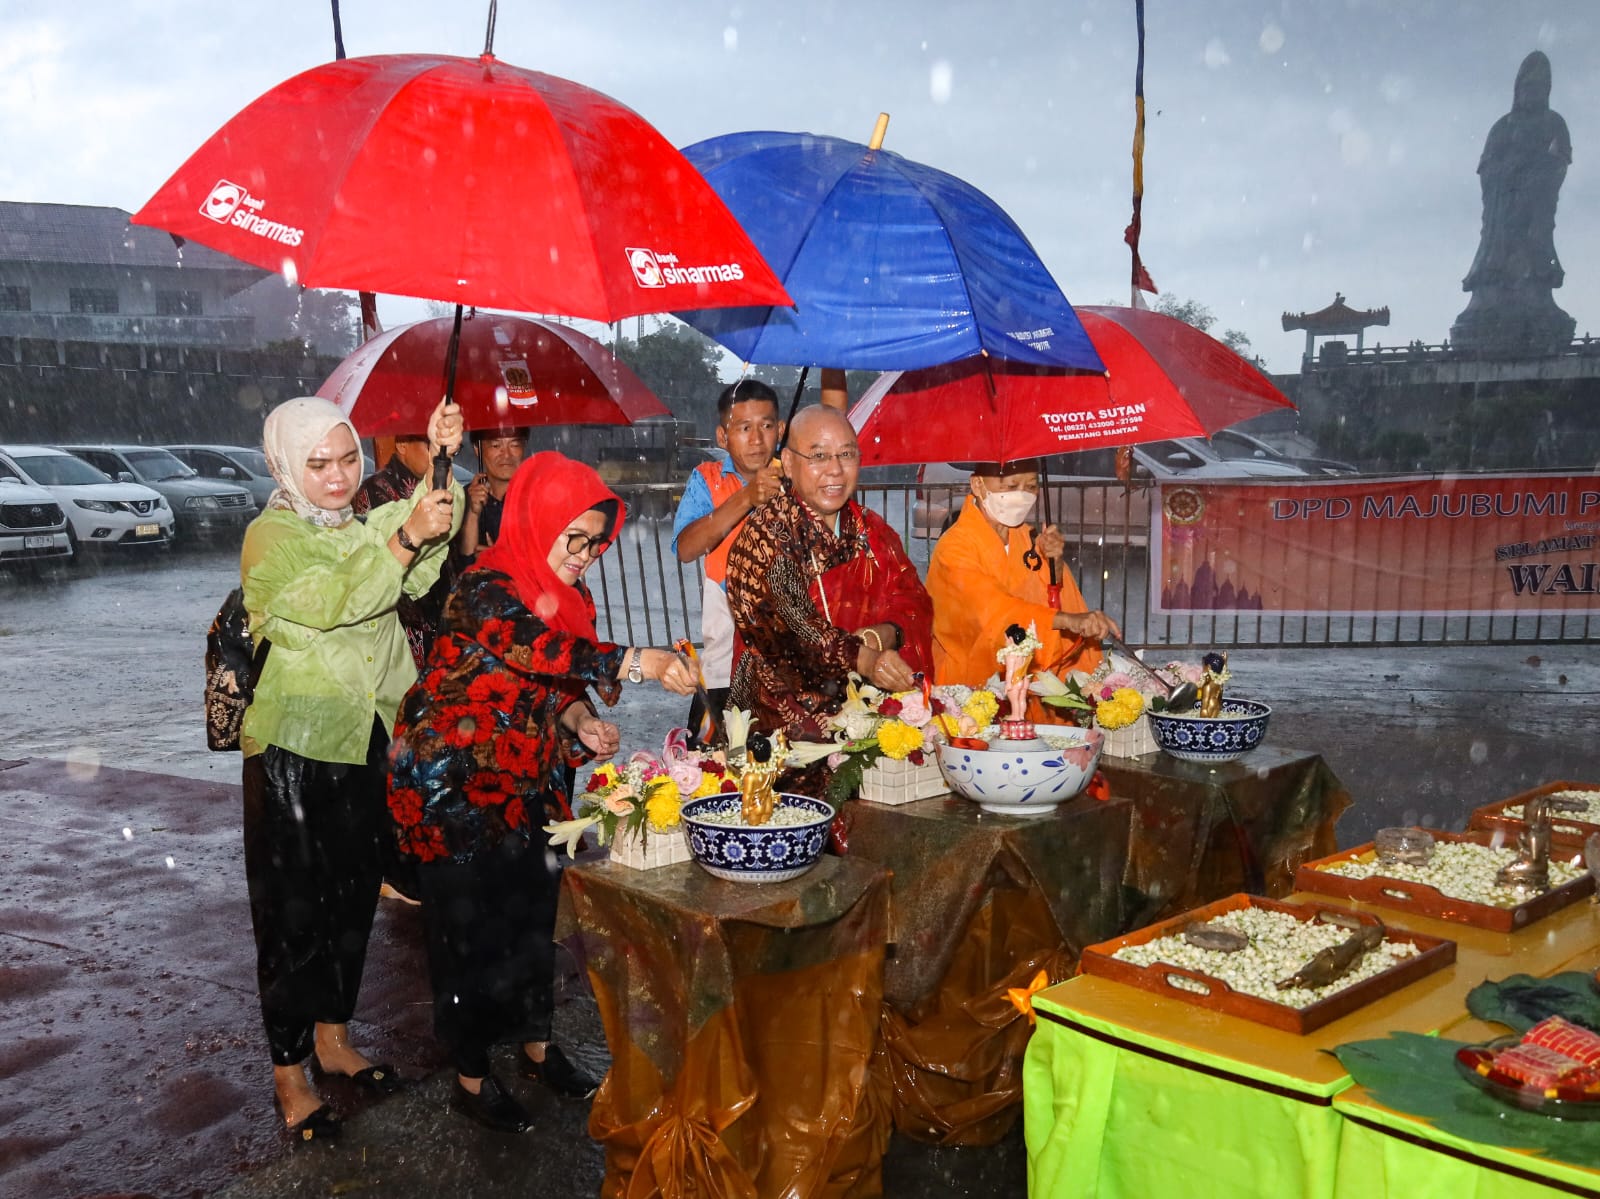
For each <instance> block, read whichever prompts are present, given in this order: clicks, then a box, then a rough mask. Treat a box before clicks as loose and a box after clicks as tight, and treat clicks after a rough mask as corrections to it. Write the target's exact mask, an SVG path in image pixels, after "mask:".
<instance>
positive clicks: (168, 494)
mask: <svg viewBox="0 0 1600 1199" xmlns="http://www.w3.org/2000/svg"><path fill="white" fill-rule="evenodd" d="M57 448H58V449H63V450H66V451H67V452H68V453H69V454H76V455H77V456H78V457H80V458H82V459H83V460H84V461H85V462H87V463H89V465H91V466H96V467H99V468H100V469H101V470H102V471H104V472H105V473H106V474H108V475H110V476H111V477H112V478H113V479H118V480H121V481H122V482H125V483H143V484H145V486H147V487H152V488H154V489H155V490H156V491H159V492H160V493H161V495H162V496H163V497H164V498H165V499H166V501H167V506H168V507H169V508H171V509H172V514H173V515H174V516H175V517H176V518H177V525H178V540H179V541H180V542H184V541H190V540H193V539H209V538H218V537H223V536H226V535H228V534H242V533H243V532H244V528H245V526H246V525H248V524H249V523H250V522H251V521H252V520H254V519H255V515H256V502H255V501H254V500H253V499H251V498H250V493H249V492H248V491H246V490H245V489H244V488H243V487H237V486H235V485H234V484H232V483H222V482H213V481H212V480H210V479H202V478H200V476H199V475H197V474H195V473H194V471H192V470H190V469H189V468H188V467H187V466H185V465H184V464H183V463H182V462H179V461H178V460H177V459H176V458H174V457H173V456H172V455H171V454H170V453H168V452H167V451H166V450H164V449H162V448H161V447H159V446H153V445H64V446H58V447H57Z"/></svg>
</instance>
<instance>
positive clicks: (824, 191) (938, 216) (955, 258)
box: [677, 133, 1100, 370]
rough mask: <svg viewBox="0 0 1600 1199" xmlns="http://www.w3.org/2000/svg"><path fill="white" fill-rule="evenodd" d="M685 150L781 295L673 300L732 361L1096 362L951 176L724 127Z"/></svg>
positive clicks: (892, 158) (1039, 268) (1014, 246)
mask: <svg viewBox="0 0 1600 1199" xmlns="http://www.w3.org/2000/svg"><path fill="white" fill-rule="evenodd" d="M684 156H685V157H686V158H688V160H689V161H690V162H691V163H693V164H694V165H695V166H696V167H698V168H699V169H700V171H701V173H702V174H704V175H705V177H706V179H707V180H708V181H709V182H710V184H711V186H712V187H714V188H716V190H717V194H718V195H720V196H721V197H722V198H723V200H725V201H726V202H727V204H728V207H729V208H730V209H732V210H733V213H734V215H735V216H736V217H738V218H739V221H740V223H741V224H743V225H744V228H745V230H746V231H747V232H748V233H749V234H750V237H751V239H752V240H753V241H754V242H755V243H756V245H757V246H758V247H759V248H760V250H761V253H762V254H763V255H764V256H765V257H766V260H767V261H768V262H769V263H771V264H772V266H773V269H775V270H776V271H777V273H778V276H779V277H780V278H781V279H782V280H783V281H784V286H785V287H786V288H788V291H789V294H790V295H791V296H793V297H794V302H795V304H796V307H795V308H794V309H780V308H774V307H771V306H766V307H759V308H729V309H722V310H719V311H716V312H705V311H688V312H685V311H679V312H678V314H677V315H679V316H680V317H681V318H682V319H684V320H685V321H687V322H689V324H691V325H693V326H694V327H695V328H697V329H699V330H700V331H701V332H703V333H705V334H707V335H708V336H710V337H713V338H715V339H716V340H717V341H719V342H721V343H722V344H723V345H724V346H726V347H727V348H728V349H729V350H731V351H732V352H733V353H735V354H737V355H738V356H739V357H740V358H742V359H744V360H745V361H747V362H768V363H783V364H786V365H793V366H828V367H845V368H855V369H862V370H902V369H909V368H914V367H924V366H933V365H935V364H937V363H941V362H953V361H956V360H957V359H961V358H969V357H972V356H973V355H976V354H979V353H982V352H987V353H989V354H992V355H994V356H996V357H1000V358H1006V359H1009V360H1012V361H1017V362H1028V363H1033V364H1036V365H1040V366H1055V367H1073V368H1081V369H1088V370H1098V369H1100V360H1099V358H1098V357H1097V356H1096V355H1095V352H1094V347H1093V346H1091V345H1090V344H1089V340H1088V338H1087V337H1086V336H1085V334H1084V332H1083V328H1082V326H1081V325H1080V324H1079V323H1078V319H1077V317H1075V316H1074V315H1073V311H1072V305H1070V304H1069V303H1067V298H1066V296H1064V295H1062V294H1061V289H1060V288H1059V287H1057V286H1056V283H1055V280H1054V279H1052V278H1051V277H1050V272H1049V271H1047V270H1046V269H1045V267H1044V264H1043V263H1042V262H1040V261H1039V256H1038V254H1036V253H1035V252H1034V249H1033V247H1032V246H1031V245H1030V244H1029V243H1028V239H1027V238H1026V237H1024V236H1023V234H1022V231H1021V230H1020V229H1018V228H1017V226H1016V224H1015V222H1013V221H1012V220H1011V218H1010V217H1008V216H1007V215H1006V214H1005V212H1004V211H1003V210H1002V209H1001V208H1000V206H999V205H998V204H996V203H995V202H994V201H993V200H991V199H990V198H989V197H988V196H986V195H984V194H983V193H982V192H980V191H979V190H978V189H977V188H975V187H972V186H971V185H970V184H967V183H964V182H962V181H961V180H960V179H957V178H956V177H955V176H954V175H949V174H946V173H945V172H943V171H939V170H935V169H933V168H932V167H927V166H923V165H921V164H920V163H916V162H912V161H911V160H910V159H907V158H902V157H901V156H900V155H898V154H894V153H891V152H890V151H888V150H874V149H870V148H869V147H867V146H863V145H860V144H858V143H856V142H848V141H844V140H842V139H840V138H836V137H818V136H815V135H813V134H809V133H731V134H727V135H726V136H723V137H716V138H711V139H710V140H708V141H703V142H699V143H697V144H695V145H692V146H689V147H688V148H687V149H685V150H684Z"/></svg>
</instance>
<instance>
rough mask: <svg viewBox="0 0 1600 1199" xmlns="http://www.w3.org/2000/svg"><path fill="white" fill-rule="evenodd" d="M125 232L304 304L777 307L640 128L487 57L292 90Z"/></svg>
mask: <svg viewBox="0 0 1600 1199" xmlns="http://www.w3.org/2000/svg"><path fill="white" fill-rule="evenodd" d="M491 29H492V27H491ZM133 219H134V221H135V222H136V223H137V224H141V225H154V226H156V227H158V228H161V229H165V230H167V231H168V232H170V233H174V234H178V235H180V236H182V237H186V238H192V239H193V240H195V241H198V242H201V243H202V244H204V245H207V246H210V247H211V248H212V249H215V250H220V251H222V252H223V253H225V254H229V255H232V256H233V257H235V258H238V259H241V260H243V261H245V262H250V263H254V264H255V265H257V266H261V267H265V268H266V269H268V270H272V271H277V272H279V273H281V274H284V275H285V276H287V277H290V278H292V279H294V280H296V281H298V282H299V283H301V284H303V285H305V286H307V287H339V288H350V289H360V290H363V291H373V292H385V293H388V294H391V295H406V296H418V297H422V298H425V299H435V300H445V301H448V302H450V303H454V304H465V305H475V306H478V307H484V308H503V309H511V310H514V311H519V312H542V313H556V314H561V315H565V316H581V317H590V318H593V319H595V320H602V321H612V320H617V319H620V318H621V317H624V316H633V315H636V314H640V313H646V312H665V311H670V310H673V309H678V308H703V307H712V308H716V307H722V306H724V305H749V304H761V305H769V304H780V305H788V304H790V303H791V301H790V299H789V296H788V294H787V293H786V292H785V291H784V289H783V285H782V284H780V283H779V282H778V280H777V277H776V276H775V275H774V274H773V273H772V270H771V269H770V268H769V267H768V266H767V264H766V262H765V261H764V260H763V259H762V257H761V255H760V253H759V252H758V251H757V250H756V248H755V246H754V245H752V244H751V242H750V239H749V238H748V237H746V236H745V233H744V231H743V230H742V229H741V228H740V227H739V224H738V222H737V221H735V220H734V218H733V216H732V215H731V214H730V213H729V212H728V210H727V208H726V207H725V206H724V204H723V203H722V201H721V200H720V199H718V198H717V195H716V193H715V192H714V191H712V189H711V187H710V186H709V185H708V184H707V183H706V182H705V180H704V179H702V178H701V177H700V174H699V172H697V171H696V170H695V169H694V167H692V166H690V165H689V162H688V160H687V159H685V158H684V157H683V155H682V154H680V153H679V152H678V151H677V150H676V149H674V148H673V146H672V145H671V143H669V142H668V141H667V140H666V139H665V138H664V137H662V135H661V134H660V133H659V132H657V131H656V129H655V128H654V127H653V126H651V125H650V124H649V123H648V122H646V121H645V120H644V119H643V118H642V117H640V116H639V115H638V114H636V113H634V112H633V111H632V110H631V109H629V108H626V107H625V106H623V105H622V104H619V103H618V102H617V101H615V100H613V99H611V98H610V97H608V96H605V95H602V94H601V93H599V92H596V91H592V90H590V89H589V88H586V87H582V86H580V85H579V84H576V83H572V82H569V81H568V80H565V79H558V78H556V77H554V76H551V75H544V74H540V73H539V72H536V71H527V70H523V69H522V68H520V67H515V66H512V65H510V64H508V63H503V62H499V61H498V60H496V59H495V57H494V56H493V55H492V54H490V53H488V52H487V50H486V52H485V53H484V54H483V55H482V57H480V58H477V59H471V58H459V57H450V56H444V55H430V54H405V55H382V56H376V57H368V58H348V59H343V60H340V61H337V62H331V63H326V64H324V65H322V66H320V67H315V68H313V69H312V70H309V71H306V72H304V73H302V74H300V75H296V76H295V77H294V78H292V79H289V80H287V81H286V82H284V83H281V84H279V85H278V86H277V87H275V88H273V89H272V90H271V91H269V92H267V93H266V94H265V95H263V96H262V97H260V98H259V99H258V100H256V101H254V102H253V103H252V104H250V105H249V106H248V107H247V108H245V109H244V110H243V111H242V112H240V113H239V114H238V115H237V116H235V117H234V118H233V119H232V120H230V121H229V122H228V123H227V124H226V125H224V126H223V127H222V128H221V129H220V130H218V131H217V133H215V134H214V135H213V136H212V137H211V139H210V140H209V141H207V142H206V143H205V144H204V145H203V146H201V147H200V149H198V150H196V151H195V152H194V154H193V155H191V156H190V158H189V160H188V161H187V162H185V163H184V164H183V166H181V167H180V168H179V169H178V171H177V173H176V174H174V175H173V176H172V178H171V179H169V180H168V181H167V182H166V183H165V184H164V185H163V186H162V187H161V189H160V190H159V191H158V192H157V193H156V194H155V196H154V197H153V198H152V199H151V200H150V201H149V203H147V204H146V205H145V206H144V207H143V208H141V209H140V210H139V211H138V212H137V213H136V214H135V215H134V218H133Z"/></svg>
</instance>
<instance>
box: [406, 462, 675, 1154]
mask: <svg viewBox="0 0 1600 1199" xmlns="http://www.w3.org/2000/svg"><path fill="white" fill-rule="evenodd" d="M622 515H623V513H622V502H621V501H620V500H619V499H618V498H617V497H616V495H614V494H613V493H612V492H611V491H610V490H609V489H608V488H607V487H606V485H605V484H604V483H602V482H601V481H600V476H599V475H597V474H596V473H595V472H594V470H593V469H592V468H590V467H588V466H585V465H583V464H582V463H579V462H574V461H572V460H571V459H570V458H566V457H564V456H562V455H561V454H557V453H553V452H547V453H542V454H536V455H535V456H534V457H532V458H530V459H529V460H528V461H526V462H525V463H523V464H522V466H521V467H520V468H519V469H518V470H517V473H516V475H515V476H514V477H513V478H512V480H511V485H510V487H509V488H508V489H507V491H506V497H505V511H504V515H503V516H502V519H501V525H500V537H499V540H497V541H496V542H495V543H494V545H493V546H491V547H489V548H488V549H486V550H484V551H483V552H482V553H480V554H479V555H478V559H477V561H476V563H475V564H474V565H473V567H472V568H471V569H469V570H468V571H467V572H466V573H465V574H463V575H462V577H461V580H460V581H459V582H458V583H457V584H456V588H455V590H454V591H453V592H452V593H451V596H450V598H449V600H448V602H447V603H446V605H445V612H444V620H443V623H442V624H441V626H440V630H439V636H438V639H437V640H436V641H435V643H434V647H433V651H432V654H431V655H430V657H429V659H428V662H427V667H426V669H425V671H424V673H423V676H422V678H421V679H420V680H419V681H418V683H417V684H416V686H414V687H413V688H412V689H411V691H410V693H409V694H407V696H406V699H405V702H404V703H403V704H402V705H401V709H400V720H399V723H398V724H397V725H396V727H395V741H394V744H393V746H392V748H391V750H390V761H391V772H390V778H389V812H390V815H391V817H392V818H393V822H394V825H395V833H396V837H397V839H398V842H399V847H400V851H401V853H403V854H405V855H408V856H409V857H410V858H412V859H413V860H415V862H416V863H417V880H418V888H419V890H420V891H421V893H422V894H421V899H422V916H423V922H424V925H425V927H426V930H427V941H428V964H429V973H430V975H431V977H432V982H433V1016H434V1031H435V1033H436V1034H437V1035H438V1037H439V1039H440V1040H442V1041H443V1042H444V1043H445V1045H446V1046H447V1047H448V1048H449V1051H450V1054H451V1057H452V1059H453V1061H454V1063H455V1067H456V1071H457V1075H458V1077H457V1080H456V1086H455V1093H454V1098H453V1103H454V1105H455V1106H456V1108H457V1109H458V1110H460V1111H462V1112H464V1113H465V1114H466V1115H468V1116H470V1117H472V1118H473V1119H475V1120H477V1121H478V1122H479V1123H481V1124H484V1125H486V1126H488V1127H490V1128H494V1129H498V1130H500V1131H504V1132H523V1131H526V1130H527V1128H528V1127H529V1126H530V1124H531V1121H530V1118H529V1116H528V1113H527V1110H526V1109H525V1108H523V1106H522V1105H521V1104H520V1103H519V1102H518V1101H517V1100H516V1099H514V1098H513V1097H512V1096H511V1095H510V1094H509V1093H508V1092H507V1091H506V1090H505V1088H504V1087H503V1086H502V1085H501V1084H500V1082H499V1081H498V1080H497V1079H496V1078H495V1077H494V1075H493V1074H491V1073H490V1071H489V1048H490V1046H492V1045H496V1044H502V1043H509V1042H521V1044H522V1051H521V1053H520V1055H519V1060H520V1066H521V1072H522V1073H523V1074H524V1075H525V1076H526V1077H529V1078H534V1079H537V1080H538V1081H541V1082H543V1083H544V1084H545V1085H546V1086H548V1087H550V1088H551V1089H553V1090H555V1091H557V1092H559V1093H561V1094H565V1095H571V1096H574V1097H587V1096H588V1095H590V1094H593V1092H594V1089H595V1087H596V1085H597V1084H596V1082H595V1081H594V1080H593V1079H591V1078H589V1077H588V1076H587V1075H586V1074H584V1073H583V1072H582V1071H581V1070H579V1069H578V1068H577V1067H576V1066H574V1065H573V1064H572V1063H571V1062H570V1061H568V1059H567V1057H566V1055H565V1054H563V1053H562V1052H561V1049H560V1048H559V1047H558V1046H556V1045H554V1044H552V1043H551V1042H550V1014H551V1008H552V1006H553V995H552V983H553V978H552V975H553V968H554V945H553V943H552V941H551V934H552V932H553V930H554V927H555V914H556V895H557V885H558V882H559V873H558V871H557V869H556V868H555V867H554V865H553V859H552V856H551V855H548V854H547V853H546V852H545V845H544V840H543V837H542V835H541V833H540V832H539V830H540V828H541V826H542V825H543V824H544V823H545V822H546V820H548V819H551V818H555V819H562V818H566V817H570V816H571V811H570V809H569V807H568V799H567V796H566V795H565V794H564V791H565V787H566V783H565V781H564V778H563V771H562V770H561V769H560V767H562V766H564V765H577V764H579V763H581V762H584V761H587V760H589V759H591V758H608V757H610V756H611V755H612V754H614V753H615V752H616V750H617V743H618V735H617V727H616V725H614V724H612V723H610V722H609V721H605V720H601V719H600V718H599V717H598V716H597V715H596V714H595V710H594V707H593V705H592V704H591V703H590V701H589V699H588V689H589V688H591V687H592V688H593V689H594V690H595V691H596V692H597V693H598V694H599V696H600V698H601V699H602V700H604V701H605V702H606V703H607V704H612V703H615V702H616V699H617V695H618V693H619V690H620V686H619V684H620V682H621V680H622V679H624V678H626V679H629V680H631V681H633V682H636V683H640V682H643V681H644V680H645V679H653V680H657V681H659V682H660V683H661V684H662V685H663V686H665V687H666V688H667V689H668V690H670V691H674V692H676V693H678V694H680V695H687V694H690V693H692V692H693V690H694V679H693V677H692V676H691V674H690V673H689V670H688V668H687V667H686V666H685V665H684V663H683V661H682V660H681V659H680V658H679V657H678V656H677V655H676V654H674V653H672V652H671V651H669V650H663V649H648V648H645V647H643V646H619V645H613V644H611V643H610V642H605V641H601V640H599V638H598V637H597V636H596V634H595V628H594V613H595V609H594V600H593V599H591V598H590V595H589V591H588V589H587V588H586V587H585V586H584V585H583V582H582V578H583V575H584V573H585V572H586V571H587V570H588V569H589V567H590V566H591V565H592V564H593V563H594V561H595V559H597V558H598V557H599V556H600V555H601V554H602V553H604V552H605V550H606V548H607V547H608V546H610V545H611V543H612V542H613V541H615V540H616V537H617V534H618V532H619V531H620V530H621V527H622Z"/></svg>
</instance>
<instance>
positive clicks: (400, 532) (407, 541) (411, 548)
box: [394, 525, 421, 554]
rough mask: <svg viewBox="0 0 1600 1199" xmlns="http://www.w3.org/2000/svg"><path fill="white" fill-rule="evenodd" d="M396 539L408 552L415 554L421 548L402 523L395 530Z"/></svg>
mask: <svg viewBox="0 0 1600 1199" xmlns="http://www.w3.org/2000/svg"><path fill="white" fill-rule="evenodd" d="M394 539H395V540H396V541H398V542H399V543H400V548H401V549H403V550H405V551H406V552H407V553H412V554H414V553H416V552H417V550H418V549H420V548H421V547H420V546H419V545H417V543H416V542H415V541H412V540H411V538H410V537H408V536H407V535H406V527H405V525H401V526H400V527H399V528H398V529H396V530H395V531H394Z"/></svg>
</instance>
